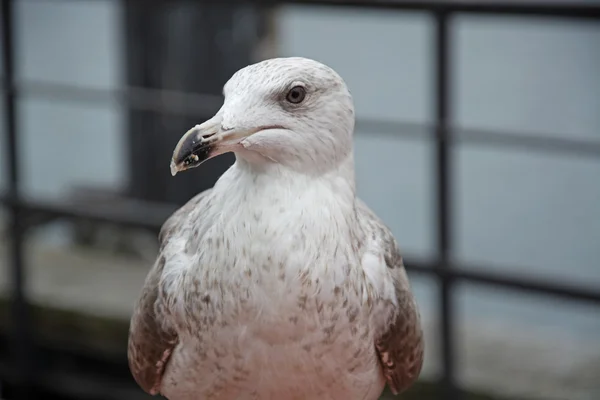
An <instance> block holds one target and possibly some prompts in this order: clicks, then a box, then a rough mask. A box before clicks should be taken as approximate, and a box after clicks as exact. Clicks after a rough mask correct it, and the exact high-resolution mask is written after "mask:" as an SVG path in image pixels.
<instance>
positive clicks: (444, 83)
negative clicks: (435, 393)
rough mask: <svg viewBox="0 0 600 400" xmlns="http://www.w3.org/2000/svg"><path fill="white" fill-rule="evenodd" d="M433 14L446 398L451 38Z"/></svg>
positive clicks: (441, 16)
mask: <svg viewBox="0 0 600 400" xmlns="http://www.w3.org/2000/svg"><path fill="white" fill-rule="evenodd" d="M434 16H435V35H434V45H433V46H432V47H433V48H434V51H435V83H436V89H435V91H436V93H435V99H436V104H435V114H436V116H435V117H436V125H437V126H436V128H437V129H436V142H435V145H436V158H435V169H434V171H435V178H436V179H435V182H436V190H437V204H436V210H437V215H436V218H437V225H436V228H437V229H436V233H437V251H438V259H439V262H438V263H437V264H436V268H437V269H438V270H439V271H438V273H439V275H438V277H439V284H440V287H439V289H440V291H439V302H440V304H439V306H440V309H439V312H440V322H441V323H440V326H441V329H440V333H439V334H440V343H441V345H442V347H441V351H442V374H443V375H442V385H443V389H444V397H445V398H446V399H448V400H450V399H452V400H456V399H458V398H459V395H460V394H459V391H458V389H457V385H456V382H455V364H456V363H455V357H456V355H455V352H454V314H453V311H454V310H453V307H452V293H451V290H452V281H451V280H450V279H448V274H446V273H444V271H445V270H446V269H448V268H450V251H451V245H452V244H451V240H450V235H451V223H452V218H451V203H450V202H451V191H450V189H451V180H452V172H451V168H452V164H451V160H450V151H451V149H450V144H451V143H450V141H451V138H450V131H449V124H448V122H449V118H450V78H451V75H450V73H451V72H450V52H451V48H450V46H451V38H450V37H449V34H450V33H449V27H448V25H449V17H450V16H449V14H448V13H446V12H445V11H442V12H437V13H435V14H434Z"/></svg>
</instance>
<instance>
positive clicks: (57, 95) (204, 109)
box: [16, 81, 223, 117]
mask: <svg viewBox="0 0 600 400" xmlns="http://www.w3.org/2000/svg"><path fill="white" fill-rule="evenodd" d="M16 89H17V90H18V91H19V95H20V96H21V97H22V98H27V97H35V98H39V99H48V100H52V101H74V102H78V103H79V102H85V103H89V104H110V103H118V104H121V105H123V106H128V107H131V108H135V109H138V110H145V111H156V112H161V113H165V114H176V115H184V116H194V117H195V116H201V115H206V114H213V113H215V112H216V111H218V110H219V108H221V106H222V105H223V97H222V96H215V95H211V94H205V93H191V92H182V91H176V90H166V89H150V88H143V87H133V86H130V87H123V86H120V87H119V88H115V89H106V88H94V87H82V86H78V85H72V84H64V83H55V82H44V81H20V82H18V83H17V88H16Z"/></svg>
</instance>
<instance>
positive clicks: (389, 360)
mask: <svg viewBox="0 0 600 400" xmlns="http://www.w3.org/2000/svg"><path fill="white" fill-rule="evenodd" d="M358 211H359V214H361V215H360V217H361V219H362V223H363V226H364V227H365V229H366V231H367V232H366V233H367V237H371V238H373V240H374V241H376V242H377V246H375V247H376V248H377V249H378V250H379V251H381V252H382V258H383V260H384V261H385V265H386V267H387V271H388V273H389V276H390V277H391V279H392V281H393V286H394V292H395V297H396V302H395V304H394V305H393V312H392V313H391V315H390V318H389V319H388V321H387V323H386V325H385V326H384V328H383V331H382V334H381V335H380V336H379V338H378V339H377V340H376V341H375V348H376V350H377V353H378V355H379V359H380V361H381V366H382V368H383V374H384V376H385V378H386V380H387V383H388V385H389V386H390V389H391V390H392V393H394V394H399V393H401V392H403V391H405V390H406V389H408V388H409V387H410V386H411V385H412V384H413V383H414V382H415V381H416V380H417V378H418V377H419V374H420V373H421V368H422V366H423V354H424V339H423V331H422V327H421V318H420V315H419V310H418V307H417V304H416V301H415V298H414V296H413V293H412V290H411V288H410V283H409V281H408V276H407V275H406V270H405V268H404V262H403V260H402V256H401V254H400V250H399V248H398V244H397V243H396V240H395V239H394V236H393V234H392V232H391V231H390V230H389V228H388V227H387V226H385V225H384V224H383V223H382V222H381V221H380V220H379V218H377V216H376V215H375V214H374V213H373V212H372V211H371V210H369V209H368V207H367V206H366V205H364V203H362V202H359V210H358Z"/></svg>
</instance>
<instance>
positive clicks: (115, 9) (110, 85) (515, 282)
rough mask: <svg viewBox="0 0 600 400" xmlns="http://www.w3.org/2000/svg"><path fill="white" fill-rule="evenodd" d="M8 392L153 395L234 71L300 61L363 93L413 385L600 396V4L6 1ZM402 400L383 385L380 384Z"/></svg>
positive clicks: (1, 151)
mask: <svg viewBox="0 0 600 400" xmlns="http://www.w3.org/2000/svg"><path fill="white" fill-rule="evenodd" d="M2 8H3V9H2V11H3V14H2V57H3V58H2V65H3V69H2V71H0V72H1V73H2V77H3V97H2V102H1V103H0V119H1V120H2V124H1V126H0V129H2V131H1V132H0V133H1V135H0V161H1V162H0V199H1V200H2V202H1V203H0V267H1V268H2V270H1V272H0V398H2V399H3V400H12V399H15V400H21V399H60V400H66V399H71V400H75V399H80V400H92V399H94V400H125V399H126V400H133V399H146V398H150V397H149V396H146V395H145V394H143V393H142V391H141V390H140V389H139V388H138V387H137V385H136V384H135V382H134V381H133V378H132V377H131V375H130V373H129V370H128V367H127V360H126V342H127V331H128V324H129V317H130V315H131V311H132V307H133V303H134V301H135V300H136V298H137V295H138V292H139V290H140V288H141V285H142V283H143V280H144V278H145V275H146V273H147V272H148V270H149V268H150V266H151V263H152V262H153V260H154V257H155V255H156V251H157V243H156V234H157V232H158V229H159V228H160V226H161V224H162V222H164V220H165V219H166V218H167V217H168V215H169V214H170V213H171V212H173V211H174V210H175V209H176V208H177V207H178V206H180V205H181V204H183V203H184V202H185V201H186V200H187V199H189V198H190V197H191V196H193V195H194V194H196V193H197V192H199V191H201V190H204V189H206V188H209V187H211V186H212V185H213V184H214V182H215V181H216V179H217V178H218V177H219V176H220V174H221V173H222V172H223V171H224V170H225V169H226V168H227V167H228V166H229V165H230V164H231V163H232V162H233V156H232V155H225V156H221V157H219V158H216V159H213V160H210V161H209V162H207V163H206V164H204V165H203V167H202V168H197V169H194V170H192V171H189V172H186V173H185V174H179V175H177V177H176V178H172V177H171V176H170V173H169V168H168V165H169V161H170V156H171V153H172V150H173V148H174V146H175V144H176V143H177V141H178V140H179V138H180V137H181V135H182V134H183V133H184V132H185V131H186V130H187V129H189V128H190V127H191V126H193V125H194V124H197V123H200V122H202V121H203V120H205V119H207V118H208V117H210V116H211V115H212V114H213V113H214V112H215V111H216V110H217V109H218V108H219V107H220V103H221V100H222V99H221V88H222V86H223V84H224V83H225V82H226V81H227V79H228V78H229V77H230V76H231V75H232V74H233V73H234V72H235V71H236V70H238V69H239V68H241V67H244V66H246V65H248V64H250V63H254V62H256V61H259V60H261V59H265V58H271V57H276V56H292V55H293V56H304V57H310V58H314V59H317V60H319V61H322V62H324V63H326V64H328V65H330V66H331V67H333V68H334V69H336V70H337V71H338V72H339V73H340V74H341V75H342V76H343V77H344V79H345V80H346V82H347V83H348V85H349V87H350V90H351V91H352V93H353V95H354V99H355V104H356V110H357V119H358V121H357V129H356V136H355V154H356V156H355V157H356V175H357V184H358V191H359V195H360V197H362V198H363V200H365V201H366V202H367V203H368V204H369V205H370V206H371V207H372V208H373V209H374V210H375V211H376V212H377V213H378V214H379V215H380V216H381V217H382V218H383V219H384V220H385V221H386V223H387V224H388V225H389V226H390V227H391V228H392V230H393V232H394V233H395V235H396V237H397V239H398V241H399V243H400V245H401V247H402V249H403V252H404V254H405V255H406V263H407V267H408V268H409V273H410V276H411V278H412V282H413V286H414V288H415V291H416V295H417V297H418V301H419V304H420V307H421V312H422V316H423V320H424V327H425V332H426V337H427V351H426V361H425V365H424V370H423V373H422V376H421V378H420V380H419V382H418V383H417V384H416V385H415V386H414V387H413V388H412V389H410V390H409V391H408V392H407V393H406V395H405V396H404V397H403V398H405V399H427V400H429V399H472V400H475V399H477V400H483V399H497V400H502V399H505V400H513V399H515V400H516V399H522V400H527V399H531V400H534V399H549V400H555V399H556V400H596V399H600V264H599V260H600V1H593V0H589V1H587V2H575V1H564V2H560V1H521V2H506V1H505V2H503V1H494V0H492V1H485V2H483V1H482V2H481V3H480V2H477V1H460V2H458V1H457V2H453V1H450V0H448V1H421V2H414V1H401V0H396V1H391V0H390V1H384V0H382V1H376V2H375V1H371V2H369V1H364V2H362V1H348V2H345V1H313V0H311V1H296V2H286V1H269V2H265V1H261V2H252V1H246V2H220V3H217V2H214V1H213V2H208V1H200V0H198V1H191V0H188V1H176V0H171V1H168V2H167V1H149V0H148V1H134V0H20V1H18V0H14V1H9V0H4V1H3V2H2ZM385 396H387V395H385Z"/></svg>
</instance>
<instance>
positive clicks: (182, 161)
mask: <svg viewBox="0 0 600 400" xmlns="http://www.w3.org/2000/svg"><path fill="white" fill-rule="evenodd" d="M213 149H214V144H213V143H210V142H208V143H207V142H201V141H200V140H199V139H198V137H197V135H193V134H192V135H188V137H186V138H185V139H184V141H183V142H182V143H180V144H179V146H178V148H177V149H176V150H175V153H174V154H173V159H172V160H171V174H172V175H173V176H174V175H175V174H176V173H177V172H179V171H185V170H186V169H190V168H194V167H197V166H199V165H200V164H202V163H203V162H204V161H206V160H208V159H209V158H210V154H211V152H212V150H213Z"/></svg>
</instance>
